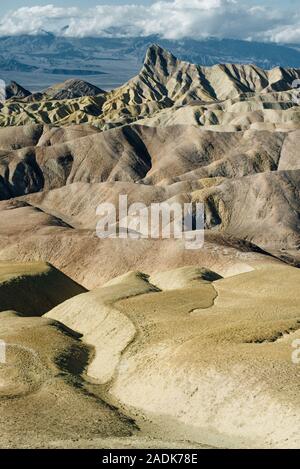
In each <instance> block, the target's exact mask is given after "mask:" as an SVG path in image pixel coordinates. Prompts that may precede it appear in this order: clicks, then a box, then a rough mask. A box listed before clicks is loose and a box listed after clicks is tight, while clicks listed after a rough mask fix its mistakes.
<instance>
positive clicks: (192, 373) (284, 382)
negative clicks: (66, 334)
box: [46, 265, 300, 448]
mask: <svg viewBox="0 0 300 469" xmlns="http://www.w3.org/2000/svg"><path fill="white" fill-rule="evenodd" d="M185 272H186V276H187V279H188V278H189V277H190V273H191V270H190V269H187V270H186V271H185ZM174 274H175V275H176V276H178V275H179V276H180V277H181V278H182V279H183V278H184V276H185V273H184V270H182V269H181V270H180V271H179V272H178V273H177V274H176V272H174V273H173V277H174ZM159 275H160V276H161V277H160V278H164V275H163V274H159ZM159 275H157V276H156V278H157V279H158V278H159ZM167 275H170V277H171V276H172V274H170V273H169V274H167V273H166V275H165V277H166V276H167ZM299 275H300V274H299V271H298V270H297V269H293V268H288V267H285V266H279V265H278V267H272V268H269V267H267V266H265V267H264V268H260V269H258V270H254V271H252V272H249V273H244V274H241V275H237V276H234V277H230V278H227V279H221V280H216V281H214V282H213V283H211V282H209V281H206V282H205V283H203V282H202V281H200V282H199V283H198V286H196V285H195V284H194V285H189V284H188V281H187V282H186V283H185V285H184V282H183V283H182V281H181V282H180V283H181V285H177V286H178V287H179V286H180V288H178V289H173V288H172V289H171V290H169V285H170V284H169V285H167V289H166V290H164V291H161V290H159V289H155V288H154V287H153V285H152V284H151V283H149V280H148V279H147V277H146V276H142V275H141V274H139V273H137V274H134V273H130V274H127V275H125V276H122V277H120V278H119V279H115V280H114V281H113V282H109V283H108V284H107V285H106V286H104V287H103V288H100V289H96V290H94V291H92V292H90V293H86V294H83V295H80V296H78V297H75V298H73V299H70V300H68V301H67V302H65V303H63V304H62V305H59V306H58V307H56V308H55V309H54V310H52V311H50V312H49V313H47V315H46V316H47V317H52V318H54V319H56V320H59V321H62V322H64V323H65V324H66V325H67V326H68V327H71V328H73V329H75V330H77V331H79V332H80V333H82V334H84V335H83V340H84V341H87V342H88V343H91V344H92V345H93V346H94V347H95V357H94V360H93V361H92V362H91V364H90V365H89V368H88V371H87V373H88V376H91V377H93V379H96V380H97V382H98V383H99V384H100V383H102V384H103V383H107V389H108V396H109V397H110V398H111V401H112V402H114V403H117V404H118V405H119V406H120V407H121V408H122V409H123V411H124V412H125V413H127V414H128V415H132V416H135V418H136V419H137V423H138V424H139V423H140V422H142V420H143V418H144V419H145V420H146V424H144V427H145V428H147V429H148V431H150V432H151V431H155V432H156V435H160V434H164V435H165V436H171V435H172V437H173V438H175V439H176V438H183V436H185V438H186V437H188V438H189V439H192V440H193V441H195V442H202V443H206V444H210V445H216V444H217V445H220V446H230V447H257V446H258V447H265V448H266V447H269V448H270V447H272V448H276V447H281V446H282V445H284V447H297V445H298V444H299V428H300V421H299V405H300V402H299V393H298V391H297V389H298V380H299V374H298V369H297V368H296V367H295V365H294V364H293V363H292V361H291V353H292V351H293V348H292V346H291V344H292V342H293V340H295V339H296V338H299V337H300V336H299V330H300V325H299V324H300V318H299V297H298V294H297V286H298V284H299ZM154 278H155V277H152V278H151V280H153V279H154ZM211 280H213V277H212V278H211ZM171 282H172V281H171ZM279 305H280V307H278V306H279ZM100 324H101V327H100ZM106 357H109V360H108V359H106ZM107 367H109V368H107ZM253 370H255V373H253ZM250 416H251V418H250ZM148 420H151V422H152V426H151V424H150V423H149V421H148ZM147 421H148V422H147ZM142 428H143V427H142Z"/></svg>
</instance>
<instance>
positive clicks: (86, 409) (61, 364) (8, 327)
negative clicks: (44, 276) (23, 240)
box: [0, 285, 136, 448]
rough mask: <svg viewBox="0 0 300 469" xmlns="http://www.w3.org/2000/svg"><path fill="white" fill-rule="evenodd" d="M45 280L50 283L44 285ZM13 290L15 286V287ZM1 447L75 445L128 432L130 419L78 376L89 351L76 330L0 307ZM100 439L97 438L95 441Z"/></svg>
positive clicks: (134, 428) (115, 436)
mask: <svg viewBox="0 0 300 469" xmlns="http://www.w3.org/2000/svg"><path fill="white" fill-rule="evenodd" d="M50 286H51V285H50ZM16 294H17V290H16ZM0 334H1V340H3V341H5V344H6V353H5V360H6V361H5V363H3V362H1V363H0V379H1V389H0V408H1V412H0V415H1V416H0V421H1V424H2V426H3V428H5V431H2V432H1V436H0V447H1V448H16V447H18V448H22V447H25V448H36V447H42V448H43V447H46V448H47V447H48V448H49V447H51V446H52V447H53V446H54V447H60V441H62V440H65V441H66V443H65V445H64V446H68V444H70V445H72V444H74V442H77V444H78V445H79V446H80V439H83V440H84V439H86V440H92V439H93V438H96V439H98V440H97V443H96V444H95V447H96V446H97V444H100V445H105V438H107V437H110V438H113V437H114V438H115V439H116V440H118V439H119V438H120V437H125V438H126V437H127V438H128V437H129V436H130V435H132V434H134V433H135V431H136V427H135V425H134V423H133V422H132V421H131V420H129V419H126V417H124V416H123V415H122V414H121V413H119V412H118V411H117V410H116V409H114V408H113V407H111V406H108V405H107V404H106V403H105V402H104V401H103V400H102V399H101V398H100V397H97V396H95V395H93V394H92V393H91V392H90V391H89V389H88V386H87V383H86V382H85V380H84V376H83V374H84V370H85V367H86V365H87V363H88V360H89V356H90V354H91V353H92V352H91V350H90V348H89V347H88V346H87V345H85V344H83V343H82V342H81V341H80V334H77V333H75V332H73V331H71V330H69V329H67V328H66V327H65V326H63V325H62V324H60V323H58V322H56V321H53V320H50V319H45V318H32V317H30V318H23V317H21V316H19V314H17V313H15V312H12V311H8V312H2V313H1V322H0ZM100 442H101V443H100Z"/></svg>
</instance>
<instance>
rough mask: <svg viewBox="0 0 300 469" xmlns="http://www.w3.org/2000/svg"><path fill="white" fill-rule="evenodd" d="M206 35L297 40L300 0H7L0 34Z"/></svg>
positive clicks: (299, 36) (0, 14) (299, 41)
mask: <svg viewBox="0 0 300 469" xmlns="http://www.w3.org/2000/svg"><path fill="white" fill-rule="evenodd" d="M41 29H45V30H48V31H53V32H55V33H57V34H63V35H66V36H78V37H84V36H107V35H108V34H113V35H120V36H147V35H151V34H158V35H160V36H161V37H164V38H167V39H181V38H184V37H193V38H197V39H202V38H205V37H208V36H216V37H220V38H223V37H227V38H237V39H245V40H257V41H273V42H278V43H295V44H300V9H299V0H285V1H284V2H283V1H282V0H260V1H258V0H248V1H246V0H84V1H83V0H64V1H60V0H52V1H51V0H10V1H9V2H7V1H5V2H3V1H1V3H0V35H2V36H3V35H17V34H37V33H38V32H39V31H40V30H41Z"/></svg>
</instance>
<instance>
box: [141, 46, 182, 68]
mask: <svg viewBox="0 0 300 469" xmlns="http://www.w3.org/2000/svg"><path fill="white" fill-rule="evenodd" d="M176 62H177V59H176V57H175V56H174V55H173V54H172V53H171V52H169V51H168V50H166V49H164V48H163V47H161V46H160V45H159V44H151V46H149V47H148V49H147V52H146V57H145V61H144V63H145V65H151V66H152V67H156V66H157V65H158V64H160V65H161V64H162V63H168V64H172V65H175V64H176Z"/></svg>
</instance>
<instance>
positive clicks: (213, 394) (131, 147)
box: [0, 45, 300, 448]
mask: <svg viewBox="0 0 300 469" xmlns="http://www.w3.org/2000/svg"><path fill="white" fill-rule="evenodd" d="M299 79H300V70H299V69H283V68H279V67H278V68H275V69H273V70H270V71H265V70H262V69H260V68H259V67H256V66H251V65H245V66H243V65H233V64H226V65H215V66H212V67H201V66H197V65H193V64H189V63H187V62H182V61H180V60H178V59H176V58H175V57H174V56H173V55H172V54H170V53H169V52H167V51H166V50H164V49H162V48H160V47H159V46H157V45H153V46H151V47H150V48H149V49H148V52H147V55H146V58H145V62H144V65H143V67H142V69H141V71H140V73H139V74H138V75H137V76H136V77H134V78H133V79H131V80H130V81H129V82H127V83H126V84H124V85H123V86H121V87H119V88H116V89H114V90H112V91H108V92H106V91H103V90H102V89H100V88H97V87H95V86H94V85H90V84H88V83H85V82H83V81H80V80H69V81H68V82H65V83H62V84H60V85H55V86H53V87H51V88H48V89H46V90H45V91H44V92H40V93H33V94H32V93H30V92H28V91H27V90H26V89H24V88H22V86H20V85H18V84H17V83H12V84H11V85H9V86H8V87H7V90H6V93H7V98H8V99H7V100H6V101H5V102H3V104H1V105H0V240H1V243H0V311H1V313H0V339H1V341H3V342H4V343H5V345H6V350H5V353H6V356H5V362H3V363H0V422H1V426H2V429H4V431H2V432H1V435H0V447H1V448H7V447H10V448H11V447H19V448H21V447H25V448H38V447H42V448H96V447H97V448H120V447H122V448H136V447H139V448H166V447H168V448H180V447H181V448H182V447H184V448H213V447H217V448H254V447H259V448H280V447H285V448H297V447H299V445H300V436H299V435H300V392H299V391H300V364H297V363H296V361H297V360H296V361H295V360H293V359H292V357H293V355H294V356H295V347H294V344H295V343H296V341H297V340H298V341H299V339H300V295H299V285H300V270H299V267H300V254H299V246H300V235H299V233H300V156H299V148H300V107H299V102H298V100H297V94H295V93H296V92H295V89H293V87H292V84H293V83H294V82H295V80H299ZM120 194H126V195H127V196H128V201H129V203H133V202H142V203H144V204H146V205H147V206H150V204H151V203H157V202H167V203H169V204H171V203H173V202H179V203H181V204H183V203H185V202H186V203H188V202H194V203H195V202H201V203H203V204H204V207H205V243H204V246H203V248H201V249H199V250H187V249H185V246H184V243H183V241H182V240H179V239H170V240H167V239H162V237H160V238H159V239H142V240H135V239H99V238H98V237H97V235H96V223H97V217H96V208H97V206H98V205H99V204H100V203H103V202H110V203H113V204H115V205H117V204H118V198H119V195H120ZM120 221H121V220H118V222H120ZM297 343H299V342H297ZM299 356H300V353H299ZM24 428H26V432H24V431H23V430H24Z"/></svg>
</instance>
